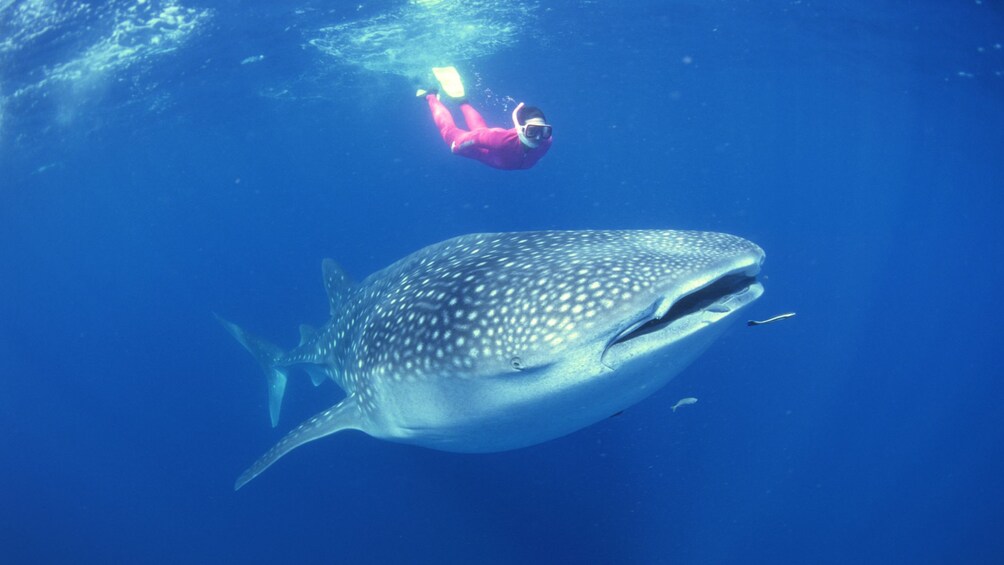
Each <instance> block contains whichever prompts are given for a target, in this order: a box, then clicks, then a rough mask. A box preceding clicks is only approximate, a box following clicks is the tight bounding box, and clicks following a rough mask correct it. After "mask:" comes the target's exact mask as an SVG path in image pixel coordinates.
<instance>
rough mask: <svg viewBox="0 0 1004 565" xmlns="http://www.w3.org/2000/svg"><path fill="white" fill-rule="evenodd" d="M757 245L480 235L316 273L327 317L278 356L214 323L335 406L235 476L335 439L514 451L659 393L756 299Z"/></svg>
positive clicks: (599, 235)
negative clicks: (361, 437) (355, 270)
mask: <svg viewBox="0 0 1004 565" xmlns="http://www.w3.org/2000/svg"><path fill="white" fill-rule="evenodd" d="M763 258H764V253H763V250H761V249H760V248H759V247H758V246H757V245H755V244H754V243H751V242H749V241H747V240H745V239H742V238H739V237H736V236H732V235H727V234H722V233H713V232H698V231H672V230H658V231H656V230H652V231H542V232H525V233H486V234H472V235H466V236H462V237H456V238H453V239H450V240H447V241H444V242H441V243H437V244H434V245H430V246H428V247H426V248H425V249H422V250H420V251H417V252H415V253H413V254H411V255H409V256H407V257H405V258H404V259H401V260H400V261H398V262H396V263H394V264H392V265H390V266H389V267H387V268H385V269H382V270H380V271H378V272H376V273H374V274H372V275H370V276H369V277H367V278H366V279H365V280H363V281H362V282H361V283H358V284H356V283H353V282H351V281H350V280H349V278H348V277H347V276H346V275H345V273H344V272H343V271H342V270H341V269H340V268H339V267H338V266H337V265H336V264H335V263H334V262H333V261H331V260H326V261H324V262H323V275H324V283H325V285H326V287H327V291H328V296H329V299H330V304H331V319H330V321H328V323H327V324H325V325H324V326H323V327H322V328H320V329H313V328H310V327H307V326H302V327H301V328H300V344H299V345H298V346H297V347H296V348H294V349H293V350H291V351H289V352H283V351H282V350H280V349H279V348H278V347H276V346H274V345H271V344H269V343H267V342H265V341H263V340H260V339H258V338H256V337H254V336H252V335H250V334H248V333H247V332H245V331H244V330H242V329H241V328H239V327H238V326H237V325H235V324H232V323H230V322H227V321H225V320H222V319H221V321H222V322H223V324H224V325H225V326H226V328H227V329H228V330H229V331H230V333H232V334H233V335H234V337H236V338H237V340H238V341H240V342H241V343H242V344H243V345H244V347H246V348H247V349H248V350H249V351H250V352H251V353H252V354H253V355H254V356H255V358H256V359H257V360H258V362H259V363H260V364H261V366H262V368H263V369H264V371H265V374H266V376H267V378H268V388H269V412H270V415H271V418H272V425H273V426H275V425H276V423H277V421H278V418H279V408H280V405H281V403H282V397H283V393H284V391H285V386H286V377H287V373H288V371H289V370H290V369H291V368H293V367H301V368H303V369H305V370H306V372H307V373H308V374H309V375H310V377H311V379H312V380H313V382H314V384H315V385H316V384H320V383H321V382H322V381H324V380H326V379H331V380H333V381H334V382H335V383H337V384H338V386H339V387H341V388H342V389H343V390H344V391H345V394H346V396H345V398H344V399H342V400H341V402H339V403H338V404H336V405H334V406H333V407H331V408H330V409H328V410H325V411H323V412H321V413H320V414H317V415H316V416H314V417H313V418H310V419H309V420H307V421H305V422H303V423H302V424H300V426H299V427H297V428H296V429H295V430H293V431H292V432H290V433H289V434H288V435H286V436H285V437H284V438H283V439H282V440H280V441H279V443H278V444H276V445H275V446H274V447H273V448H272V449H271V450H269V452H268V453H266V454H265V455H264V456H262V457H261V459H259V460H258V461H257V462H255V463H254V464H253V465H252V466H251V467H250V468H249V469H248V470H247V471H245V472H244V473H243V474H242V475H241V476H240V477H239V478H238V479H237V482H236V484H235V488H240V487H242V486H244V485H245V484H246V483H247V482H248V481H250V480H251V479H253V478H254V477H256V476H258V475H259V474H260V473H261V472H262V471H264V470H265V469H266V468H268V467H269V466H270V465H272V464H273V463H275V462H276V461H277V460H278V459H279V458H280V457H282V456H283V455H285V454H286V453H288V452H289V451H290V450H292V449H294V448H296V447H298V446H300V445H303V444H304V443H307V442H309V441H313V440H315V439H318V438H321V437H324V436H326V435H329V434H333V433H335V432H338V431H341V430H349V429H354V430H361V431H363V432H365V433H367V434H369V435H371V436H373V437H377V438H381V439H387V440H391V441H398V442H403V443H411V444H415V445H421V446H425V447H431V448H434V449H441V450H445V451H456V452H491V451H502V450H507V449H514V448H518V447H523V446H528V445H533V444H536V443H540V442H543V441H547V440H549V439H553V438H556V437H559V436H562V435H565V434H568V433H571V432H573V431H575V430H578V429H580V428H583V427H585V426H588V425H589V424H592V423H594V422H597V421H599V420H601V419H604V418H607V417H609V416H610V415H612V414H615V413H617V412H619V411H621V410H623V409H625V408H627V407H628V406H631V405H632V404H634V403H636V402H638V401H640V400H641V399H643V398H645V397H647V396H649V395H650V394H652V393H653V392H655V391H656V390H658V389H659V388H660V387H661V386H663V385H664V384H666V383H667V382H668V381H669V380H670V379H671V378H672V377H673V376H675V375H676V374H677V373H678V372H680V371H681V370H682V369H683V368H684V367H685V366H686V365H687V364H688V363H690V362H691V361H692V360H693V359H694V358H696V357H697V356H698V355H700V353H701V352H702V351H703V350H704V349H705V348H706V347H707V346H708V345H709V344H710V343H711V342H712V341H714V340H715V339H716V338H717V337H718V336H719V335H721V333H722V331H723V330H724V328H725V327H726V326H727V325H728V324H727V323H726V322H728V321H731V320H732V319H734V318H735V316H733V314H735V313H736V312H737V311H739V310H740V309H742V308H743V307H744V306H746V305H747V304H749V303H751V302H753V301H754V300H756V299H757V298H759V297H760V295H761V294H762V293H763V287H762V286H761V285H760V284H759V283H758V282H757V281H756V278H755V277H756V275H757V273H758V272H759V270H760V264H761V263H762V261H763Z"/></svg>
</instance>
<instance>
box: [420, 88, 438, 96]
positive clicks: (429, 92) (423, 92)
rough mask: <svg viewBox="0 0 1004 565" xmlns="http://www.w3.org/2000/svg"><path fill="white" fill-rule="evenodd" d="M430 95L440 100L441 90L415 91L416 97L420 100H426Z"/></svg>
mask: <svg viewBox="0 0 1004 565" xmlns="http://www.w3.org/2000/svg"><path fill="white" fill-rule="evenodd" d="M430 94H431V95H433V96H435V97H437V98H438V97H439V89H438V88H434V87H430V88H419V89H418V90H416V91H415V96H416V97H418V98H424V97H426V96H428V95H430Z"/></svg>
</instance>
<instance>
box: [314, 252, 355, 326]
mask: <svg viewBox="0 0 1004 565" xmlns="http://www.w3.org/2000/svg"><path fill="white" fill-rule="evenodd" d="M321 271H322V273H323V274H324V288H325V290H327V291H328V304H329V305H330V306H331V316H332V317H334V316H335V315H336V314H337V313H338V312H339V311H341V309H342V304H343V302H344V301H345V297H346V296H348V294H349V291H351V290H352V287H353V286H354V283H353V282H352V280H351V279H350V278H349V276H348V275H347V274H345V271H344V270H342V267H341V266H340V265H339V264H338V263H335V262H334V261H333V260H332V259H325V260H324V261H323V262H322V263H321Z"/></svg>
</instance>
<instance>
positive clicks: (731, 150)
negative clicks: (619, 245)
mask: <svg viewBox="0 0 1004 565" xmlns="http://www.w3.org/2000/svg"><path fill="white" fill-rule="evenodd" d="M1002 44H1004V4H1002V3H1001V2H999V1H990V0H983V1H957V2H933V1H925V2H889V1H882V2H863V1H860V0H857V1H852V2H842V3H831V2H813V1H808V0H805V1H794V0H790V1H781V0H770V1H767V2H748V1H739V0H733V1H724V0H711V1H707V2H696V1H680V2H678V1H665V2H663V1H639V2H614V1H610V0H558V1H555V2H543V1H540V2H532V1H517V0H507V1H502V0H479V1H469V2H462V1H460V0H413V1H410V2H409V1H405V0H396V1H393V2H391V1H377V2H361V3H355V2H353V3H347V2H330V1H329V2H320V1H316V0H315V1H306V2H298V3H282V4H281V5H280V4H277V3H275V2H264V1H251V0H246V1H240V0H230V1H219V2H209V1H198V0H145V1H144V0H139V1H135V2H124V1H119V2H107V3H88V2H82V1H77V0H64V1H55V0H0V265H2V269H0V297H2V298H0V367H2V371H0V378H2V379H3V387H2V392H0V426H2V433H0V438H2V439H0V452H2V453H3V457H2V459H0V508H2V511H0V560H2V561H3V562H5V563H41V562H53V563H64V562H73V563H108V562H147V563H153V562H164V563H178V562H203V563H210V562H223V561H228V562H236V561H245V562H291V563H292V562H299V563H313V562H338V563H473V562H478V563H565V562H568V563H779V562H786V563H846V562H863V563H889V562H901V563H944V562H953V563H998V562H1001V561H1002V560H1004V538H1002V537H1001V536H1000V533H1001V532H1002V531H1004V479H1002V477H1004V413H1002V410H1001V409H1000V406H1001V401H1000V400H1001V399H1002V398H1004V385H1002V384H1001V382H1000V380H999V372H1000V366H1001V364H1002V360H1004V359H1002V357H1004V356H1002V354H1001V337H1000V336H1001V330H1000V322H999V320H998V319H997V314H998V313H999V312H1000V310H1001V307H1002V301H1001V299H1000V296H999V293H1000V288H1001V287H1002V283H1004V276H1002V272H1001V269H1002V267H1001V263H1002V261H1001V259H1002V252H1001V250H1002V243H1004V235H1002V234H1004V231H1002V229H1001V227H1000V217H1001V213H1002V211H1004V206H1002V204H1004V202H1002V196H1001V189H1004V48H1002ZM443 63H454V64H456V65H457V66H458V67H459V68H460V70H461V72H462V73H463V74H464V76H465V77H467V79H468V90H469V94H470V98H471V101H472V102H473V103H474V104H475V105H476V106H478V107H479V108H480V109H481V110H482V111H483V113H484V115H485V117H486V119H488V121H489V122H490V123H495V124H498V125H503V124H506V123H507V122H508V115H509V112H510V111H511V109H512V107H513V105H514V104H515V103H516V102H518V101H524V100H525V101H527V102H528V103H531V104H535V105H537V106H540V107H541V108H542V109H543V110H544V112H545V113H546V115H547V117H548V119H549V121H550V122H551V123H553V124H554V128H555V136H554V139H555V141H554V146H553V148H552V149H551V151H550V153H549V154H548V155H547V156H546V157H545V158H544V159H543V160H542V161H541V162H540V163H539V164H538V165H537V166H536V167H535V168H534V169H532V170H529V171H518V172H502V171H496V170H492V169H489V168H487V167H484V166H482V165H479V164H478V163H475V162H473V161H468V160H464V159H460V158H458V157H454V156H452V155H450V153H449V151H448V149H447V148H446V147H445V146H444V145H443V143H442V141H441V140H440V139H439V137H438V134H437V132H436V131H435V129H434V127H433V125H432V122H431V120H430V118H429V115H428V109H427V108H426V106H425V104H424V102H423V101H421V100H418V99H416V98H414V97H413V92H414V89H415V88H416V86H420V85H421V84H422V83H421V81H423V80H427V77H424V76H422V73H423V70H424V69H425V68H426V67H428V66H431V65H434V64H443ZM615 228H616V229H625V228H677V229H701V230H714V231H724V232H728V233H733V234H737V235H740V236H743V237H746V238H749V239H751V240H753V241H755V242H757V243H758V244H760V245H761V246H762V247H763V248H764V249H765V250H766V252H767V261H766V263H765V265H764V271H763V273H764V276H763V282H764V286H765V288H766V294H765V295H764V297H763V298H762V299H760V300H759V301H758V302H757V303H756V304H754V305H753V306H752V307H751V308H750V310H749V312H748V313H749V315H750V317H757V318H765V317H769V316H772V315H774V314H777V313H780V312H784V311H789V310H790V311H796V312H798V316H797V317H795V318H794V319H791V320H787V321H784V322H781V323H778V324H774V325H770V326H765V327H758V328H747V327H745V326H741V325H738V324H737V325H736V326H734V327H733V328H732V329H731V330H730V331H729V332H728V333H727V334H726V335H725V336H724V337H723V338H722V339H720V340H719V341H718V342H717V343H715V344H714V345H713V346H712V348H711V349H710V350H709V351H708V352H707V353H706V354H705V355H704V356H703V357H701V358H700V359H698V361H697V362H696V363H695V364H694V365H693V366H691V367H690V368H689V369H688V370H687V371H685V372H684V373H682V374H681V375H680V376H678V377H677V378H676V379H675V380H673V381H672V382H671V383H670V384H669V385H668V386H667V387H665V388H664V389H662V390H661V391H659V392H658V393H656V394H654V395H653V396H652V397H650V398H649V399H647V400H646V401H644V402H642V403H640V404H638V405H636V406H634V407H632V408H631V409H629V410H627V411H625V412H624V414H622V415H621V416H619V417H616V418H611V419H609V420H606V421H603V422H600V423H598V424H596V425H594V426H591V427H589V428H587V429H584V430H582V431H579V432H577V433H575V434H573V435H570V436H568V437H565V438H561V439H558V440H555V441H551V442H548V443H545V444H541V445H537V446H534V447H531V448H526V449H522V450H516V451H510V452H504V453H497V454H490V455H458V454H451V453H441V452H436V451H430V450H425V449H421V448H417V447H411V446H404V445H397V444H391V443H387V442H381V441H378V440H374V439H372V438H368V437H366V436H364V435H362V434H354V433H344V434H338V435H335V436H332V437H330V438H326V439H324V440H321V441H318V442H316V443H313V444H311V445H308V446H305V447H303V448H301V449H298V450H297V451H295V452H294V453H292V454H290V455H289V456H287V457H286V458H285V459H283V460H282V461H281V462H280V463H278V464H277V465H275V466H274V467H273V468H271V469H269V471H268V472H267V473H265V474H264V475H262V476H261V477H259V478H258V479H256V480H255V481H254V482H252V483H251V484H249V485H248V486H247V487H245V488H244V489H242V490H241V491H239V492H236V493H235V492H233V490H232V485H233V480H234V478H235V477H236V476H237V474H239V473H240V472H241V471H242V470H243V469H244V468H246V467H247V465H248V464H250V463H251V462H252V461H254V459H256V458H257V457H258V456H259V455H261V454H262V453H263V452H264V451H265V450H266V449H268V447H269V446H271V445H272V444H273V443H274V442H275V441H276V440H278V439H279V438H280V437H281V435H282V434H283V433H285V432H286V431H288V430H289V429H291V428H292V427H293V426H294V425H295V424H296V422H298V421H300V420H302V419H304V418H306V417H308V416H310V415H312V414H314V413H315V412H317V411H318V410H321V409H323V408H326V407H328V406H330V405H331V404H332V403H333V402H334V401H336V400H337V399H338V398H339V392H338V391H336V390H335V389H334V387H333V386H332V385H331V384H330V383H328V384H326V385H324V386H322V387H320V388H317V389H314V388H313V387H312V386H311V385H310V384H309V382H308V380H307V379H306V378H304V377H303V376H302V375H298V376H297V377H296V378H293V379H291V381H290V384H289V387H288V389H287V394H286V402H285V405H284V408H283V411H284V413H283V421H282V422H281V423H280V425H279V427H278V428H277V429H272V428H271V427H270V425H269V422H268V416H267V408H266V395H265V385H264V380H263V379H262V377H261V375H260V373H259V370H258V368H257V367H256V366H255V363H254V361H253V360H252V359H251V358H250V357H249V356H248V355H247V354H246V353H245V352H244V351H243V350H242V349H241V348H240V346H239V345H238V344H237V343H236V342H234V341H233V340H232V338H231V337H230V336H229V335H228V334H227V333H226V332H225V331H224V330H223V329H222V328H221V327H220V326H219V324H217V322H216V321H215V320H214V319H213V316H212V313H213V312H218V313H220V314H223V315H225V316H227V317H228V318H230V319H233V320H235V321H238V322H240V323H242V324H244V325H245V326H246V327H247V328H249V329H250V330H252V331H254V332H256V333H258V334H260V335H262V336H264V337H267V338H269V339H272V340H273V341H275V342H276V343H279V344H281V345H284V346H292V345H294V344H295V342H296V338H297V326H298V324H300V323H312V324H320V323H323V322H324V321H325V317H326V315H327V303H326V298H325V295H324V290H323V287H322V284H321V278H320V261H321V259H322V258H324V257H333V258H335V259H337V260H338V261H339V262H340V263H341V264H342V265H343V266H344V267H345V269H346V270H347V271H348V272H350V273H351V274H353V275H354V276H355V277H357V278H360V279H361V278H362V277H364V276H365V275H367V274H369V273H371V272H373V271H375V270H377V269H379V268H381V267H383V266H385V265H387V264H389V263H391V262H392V261H394V260H396V259H398V258H400V257H402V256H404V255H406V254H408V253H410V252H412V251H415V250H417V249H418V248H420V247H422V246H424V245H427V244H430V243H434V242H437V241H440V240H443V239H446V238H449V237H452V236H455V235H460V234H465V233H472V232H484V231H517V230H531V229H615ZM687 396H694V397H698V398H699V399H700V402H699V403H698V404H696V405H693V406H688V407H686V408H683V409H680V410H678V411H677V412H675V413H673V412H672V411H670V407H671V406H672V405H673V404H674V403H675V402H676V400H677V399H679V398H681V397H687Z"/></svg>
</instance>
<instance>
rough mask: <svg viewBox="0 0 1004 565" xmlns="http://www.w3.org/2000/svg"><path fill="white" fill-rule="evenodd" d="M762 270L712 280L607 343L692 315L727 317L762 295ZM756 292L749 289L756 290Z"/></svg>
mask: <svg viewBox="0 0 1004 565" xmlns="http://www.w3.org/2000/svg"><path fill="white" fill-rule="evenodd" d="M758 270H759V269H756V268H754V269H746V270H742V271H737V272H731V273H728V274H725V275H723V276H721V277H719V278H717V279H715V280H714V281H712V282H711V283H709V284H707V285H705V286H703V287H701V288H699V289H696V290H694V291H692V292H690V293H688V294H685V295H683V296H681V297H680V298H678V299H677V300H676V301H675V302H674V303H673V305H672V306H671V307H670V308H669V310H667V311H666V313H665V314H663V315H662V316H658V313H657V312H658V310H659V309H658V307H656V308H654V309H653V311H654V312H656V313H655V314H652V317H651V318H649V319H642V320H639V321H638V322H636V323H635V324H632V325H631V326H630V327H629V328H628V329H627V330H626V331H624V332H623V333H622V334H620V335H619V336H617V338H616V339H614V340H613V341H612V342H610V344H609V345H608V346H607V350H609V349H610V348H612V347H614V346H617V345H623V344H626V343H628V342H630V341H632V340H635V339H638V338H640V337H643V336H646V335H649V334H653V333H656V332H660V331H663V330H665V329H668V328H670V327H671V326H673V325H680V324H679V323H680V322H681V321H683V320H685V319H687V318H688V317H689V316H691V315H693V314H697V313H701V312H708V313H713V314H716V316H714V318H715V320H705V322H706V323H712V321H717V319H721V318H724V317H727V316H728V315H729V314H731V313H732V312H733V311H735V310H738V309H740V308H742V307H743V306H745V305H746V304H749V303H750V302H752V301H753V300H755V299H756V298H757V297H759V295H760V290H761V287H760V283H759V282H757V279H756V272H757V271H758ZM754 287H755V292H752V293H751V292H750V291H751V290H754Z"/></svg>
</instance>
